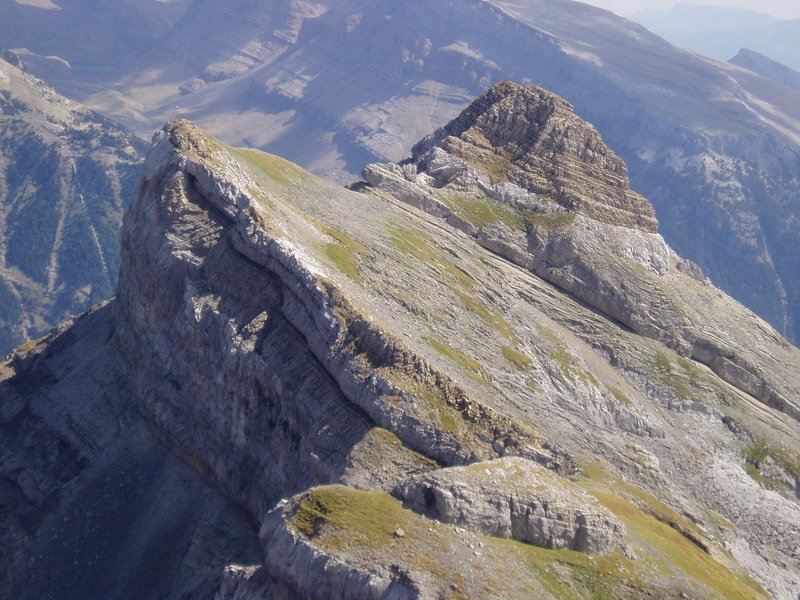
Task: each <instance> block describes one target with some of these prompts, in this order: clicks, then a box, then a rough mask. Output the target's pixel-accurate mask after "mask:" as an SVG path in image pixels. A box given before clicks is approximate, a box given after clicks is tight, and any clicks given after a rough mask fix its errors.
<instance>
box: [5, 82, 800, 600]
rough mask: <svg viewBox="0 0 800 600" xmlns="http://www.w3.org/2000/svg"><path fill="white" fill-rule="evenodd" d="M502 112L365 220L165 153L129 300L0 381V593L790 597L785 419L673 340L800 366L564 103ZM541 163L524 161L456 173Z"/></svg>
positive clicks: (332, 192)
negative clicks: (670, 236) (705, 341)
mask: <svg viewBox="0 0 800 600" xmlns="http://www.w3.org/2000/svg"><path fill="white" fill-rule="evenodd" d="M519 90H522V88H517V87H516V86H511V85H507V86H504V87H501V88H499V89H498V90H495V91H494V93H495V94H497V96H496V97H497V98H498V99H500V98H501V97H504V98H506V99H505V100H503V101H502V102H501V105H502V106H503V107H506V108H503V109H502V110H500V109H499V108H498V109H497V110H499V111H500V112H502V111H503V110H506V109H507V108H508V110H511V108H513V110H514V111H517V110H518V109H519V110H522V114H523V115H524V117H523V118H521V119H518V118H517V117H516V116H514V114H512V113H511V112H509V113H508V114H505V113H503V114H505V116H504V118H503V119H500V120H499V121H497V120H493V119H491V118H489V117H488V116H486V117H485V118H484V117H480V118H476V119H474V124H472V125H470V126H469V127H467V128H466V129H465V130H464V131H465V132H469V133H468V134H467V133H463V135H462V134H461V133H459V134H456V133H455V132H456V131H457V129H456V128H451V130H450V132H451V133H449V134H448V135H447V136H445V137H442V136H441V135H438V137H436V140H437V141H436V142H435V143H431V142H430V140H429V141H428V142H425V143H424V144H423V146H424V145H427V146H429V147H428V148H427V149H425V148H423V146H418V152H416V154H415V156H416V158H415V159H414V160H413V161H412V162H409V163H406V164H404V165H374V166H371V167H369V169H368V175H369V177H370V182H371V183H373V185H372V186H366V187H365V188H364V189H363V190H362V191H361V193H359V192H355V191H350V190H346V189H342V188H340V187H338V186H335V185H333V184H331V183H328V182H324V181H322V180H319V179H317V178H315V177H313V176H312V175H310V174H309V173H307V172H305V171H303V170H301V169H299V168H298V167H296V166H294V165H292V164H291V163H288V162H286V161H283V160H281V159H279V158H277V157H274V156H270V155H267V154H264V153H260V152H257V151H251V150H243V149H237V148H230V147H226V146H224V145H222V144H221V143H219V142H218V141H216V140H215V139H214V138H212V137H210V136H209V135H207V134H205V133H204V132H202V131H201V130H200V129H198V128H197V127H196V126H194V125H192V124H191V123H188V122H185V121H179V122H175V123H173V124H171V125H168V126H166V127H165V128H164V129H163V130H162V131H161V132H159V133H158V134H156V136H155V137H154V139H153V144H152V147H151V150H150V153H149V156H148V158H147V161H146V164H145V169H144V174H143V177H142V180H141V182H140V185H139V188H138V191H137V194H136V199H135V201H134V203H133V205H132V207H131V208H130V210H129V211H128V213H127V215H126V217H125V220H124V224H123V243H122V266H121V269H120V279H119V293H118V295H117V297H116V298H115V299H114V300H113V301H111V302H110V303H108V304H106V305H104V306H101V307H98V308H97V309H96V310H94V311H92V312H90V313H88V314H87V315H85V316H83V317H81V318H80V319H78V320H76V321H75V322H74V323H67V324H65V325H64V326H62V327H61V328H59V329H57V330H56V331H54V332H53V333H52V334H51V335H50V336H49V337H48V338H45V339H43V340H41V341H40V342H38V343H37V344H35V345H33V346H32V347H29V348H22V349H19V350H18V351H17V352H15V353H14V354H12V356H11V357H10V358H9V360H8V361H7V362H5V363H3V364H2V366H1V367H0V400H1V401H2V403H1V404H0V408H1V409H2V410H1V411H0V433H2V435H1V436H0V476H2V482H3V484H2V487H0V501H1V502H2V508H3V509H4V510H3V512H2V514H3V517H2V518H1V519H0V525H1V526H0V542H1V543H2V544H3V546H4V548H8V549H9V559H8V560H6V561H4V562H3V565H2V570H0V576H2V578H3V579H2V580H0V587H2V589H4V590H8V595H9V597H13V598H42V597H61V598H63V597H67V598H87V597H89V598H93V597H98V598H100V597H103V598H130V597H132V592H131V590H137V591H136V597H137V598H164V597H167V598H173V597H174V598H179V597H186V596H187V595H188V596H189V597H214V598H218V599H220V600H225V599H241V600H243V599H245V598H248V599H254V598H264V599H267V598H281V599H283V598H319V599H320V600H322V599H325V600H330V599H332V598H333V599H336V598H341V599H345V598H346V599H352V598H356V599H361V598H363V599H373V598H374V599H378V598H425V599H427V598H440V597H466V598H531V597H536V598H560V597H564V595H565V593H566V592H565V591H569V590H572V591H576V593H578V594H582V595H586V596H591V595H593V594H594V595H598V594H599V595H600V596H601V597H611V596H613V597H620V598H640V597H643V596H653V597H669V596H671V595H676V594H680V593H684V594H686V595H689V596H712V597H713V596H719V597H742V598H747V597H765V596H767V595H772V596H775V597H779V598H791V597H792V594H793V592H794V590H796V589H797V586H798V572H799V571H798V559H800V557H798V556H797V550H796V546H797V544H796V540H797V539H798V537H799V536H800V509H798V505H797V502H796V486H797V479H798V477H800V470H799V469H798V459H797V456H798V454H797V452H798V447H797V440H798V439H800V436H798V435H797V434H798V422H797V420H796V419H795V418H793V417H792V416H791V413H790V409H791V406H793V405H792V403H791V402H789V401H787V402H786V404H784V405H780V406H779V405H778V404H776V403H774V402H773V403H772V406H770V405H769V404H770V403H769V402H764V401H763V400H764V398H756V397H754V396H753V395H750V394H749V393H746V390H745V391H742V390H743V388H744V386H743V385H741V386H740V388H742V389H737V388H736V387H733V386H731V385H730V384H728V383H726V380H725V379H723V378H721V377H720V376H719V375H717V374H715V371H719V372H720V373H723V374H724V373H725V371H724V369H723V368H715V369H714V370H712V369H710V368H706V367H704V366H703V364H702V363H701V362H696V361H692V360H690V359H688V358H687V357H686V355H689V354H694V355H696V358H699V359H704V358H705V355H702V353H700V352H699V351H698V352H694V351H691V352H688V351H687V348H689V349H692V350H694V347H695V346H694V345H693V343H690V342H687V339H690V338H687V337H686V336H687V335H688V333H687V332H696V331H700V332H701V333H702V332H704V331H707V330H708V328H710V327H712V326H716V325H719V324H722V325H724V327H725V328H726V329H722V330H720V331H719V333H718V336H719V337H718V339H719V340H721V341H720V342H719V344H722V343H723V342H724V343H726V344H730V345H731V347H733V348H735V353H733V354H731V355H729V356H728V359H727V360H728V361H729V363H730V365H734V366H735V365H738V364H740V363H739V362H737V361H739V360H740V358H741V357H745V358H746V359H748V360H753V361H754V364H756V365H757V367H758V368H759V369H762V370H761V371H758V372H759V373H761V374H763V377H764V378H765V380H766V378H767V377H768V376H769V377H772V378H774V381H776V382H778V383H775V384H774V385H776V386H777V385H779V384H780V385H783V386H785V387H784V388H782V389H788V390H793V389H796V386H797V385H798V380H797V374H796V373H795V372H794V371H793V368H792V366H793V365H794V366H796V365H797V364H798V362H797V356H798V351H797V350H796V349H794V348H792V347H791V346H789V345H788V344H786V343H785V342H784V341H783V340H782V339H781V338H780V337H779V336H777V335H776V334H774V333H772V332H771V330H769V329H768V328H767V327H766V326H765V325H763V323H762V322H760V321H758V320H756V319H755V317H750V316H749V315H747V314H746V313H744V312H743V309H741V307H738V305H736V304H735V303H733V301H732V300H730V299H727V298H725V297H724V296H722V295H721V293H720V292H718V291H717V290H715V289H714V288H713V287H712V286H710V285H709V284H708V283H707V282H705V281H704V280H703V279H702V277H701V276H700V274H699V273H698V271H697V270H696V269H695V268H693V267H692V266H691V265H690V264H688V263H685V262H684V261H681V260H680V259H679V258H678V257H677V256H675V255H674V253H673V252H671V251H670V250H669V248H668V247H667V246H666V245H665V244H664V243H663V240H661V239H660V238H659V237H658V235H657V234H655V233H653V232H652V231H651V229H652V228H653V227H654V222H652V221H650V220H649V219H650V217H651V216H652V213H650V212H649V211H648V207H647V205H646V203H644V201H643V200H642V199H641V198H639V197H637V196H635V195H633V194H632V193H630V191H629V190H628V188H627V184H626V180H625V172H624V166H622V165H621V163H620V162H619V161H618V159H616V158H615V157H613V155H611V154H609V153H608V152H607V151H606V149H605V148H604V146H602V143H601V141H600V140H599V138H597V137H596V134H595V133H593V131H592V130H591V128H589V127H588V126H586V125H585V124H582V123H581V122H580V121H578V120H576V119H575V118H573V117H572V116H569V114H567V113H566V112H563V111H567V109H568V107H567V106H566V104H562V103H560V102H561V101H559V100H558V99H555V98H550V99H549V100H547V98H548V96H547V93H546V92H544V91H541V90H522V94H521V95H519V94H517V92H518V91H519ZM509 94H510V95H509ZM523 97H524V98H525V100H524V101H523V100H521V98H523ZM540 101H541V102H544V105H545V107H546V106H550V107H551V108H552V107H556V109H557V110H556V109H554V110H555V112H552V111H550V112H548V110H549V109H547V110H543V109H542V107H541V106H539V104H537V102H540ZM493 104H496V102H494V103H493ZM509 107H511V108H509ZM493 110H494V109H492V108H491V107H489V106H487V105H486V104H483V105H478V106H476V107H475V108H474V110H473V112H472V113H470V114H474V115H478V114H480V115H489V114H491V113H492V112H493ZM560 111H561V112H560ZM498 114H499V113H498ZM548 114H551V115H552V114H555V115H557V116H558V118H557V119H556V120H555V121H548V119H549V118H550V117H548V116H547V115H548ZM535 115H540V116H541V118H540V119H539V121H540V125H541V126H540V127H538V128H537V127H535V126H530V127H528V128H525V131H527V132H528V133H526V134H525V135H522V134H520V135H521V136H522V137H520V138H519V139H517V140H516V141H513V142H512V141H504V139H503V137H502V135H501V133H500V130H499V129H498V131H495V132H494V134H492V133H491V132H490V131H489V129H486V128H487V127H488V128H491V127H492V126H493V125H492V124H493V123H500V122H502V123H506V124H511V125H512V126H509V127H503V128H502V130H503V131H505V132H507V133H510V132H512V131H516V130H517V129H518V127H517V125H516V123H525V122H527V121H528V120H529V119H534V117H535ZM548 123H549V125H548ZM565 123H567V124H568V126H566V125H564V124H565ZM481 128H484V129H485V135H484V134H482V133H481V134H480V135H478V134H479V133H480V132H481V131H484V129H481ZM537 131H549V132H551V133H548V134H542V135H539V134H537V133H536V132H537ZM528 134H530V135H531V136H532V139H531V140H530V141H531V146H530V148H528V150H529V151H528V154H527V155H526V154H525V152H522V151H521V152H519V153H518V155H517V158H518V159H519V165H517V164H516V163H514V164H513V165H511V159H509V161H510V162H509V163H508V164H507V163H505V162H504V163H503V165H504V167H503V169H497V170H494V171H493V172H492V175H493V177H489V176H488V175H487V174H486V172H485V171H482V170H481V169H482V167H481V166H480V164H477V163H474V164H473V163H471V162H470V160H472V159H473V158H474V157H473V154H475V155H481V156H484V157H488V156H489V155H490V154H491V155H492V156H495V155H496V156H502V157H505V158H508V157H512V153H511V148H512V147H513V146H515V145H516V146H520V147H522V146H523V145H524V144H523V142H524V141H525V140H527V139H528V138H527V137H526V136H527V135H528ZM551 134H552V135H551ZM537 135H538V137H536V136H537ZM459 136H460V137H459ZM493 136H494V137H493ZM551 138H554V139H556V140H557V141H556V142H554V143H553V144H552V145H549V144H547V143H546V140H547V139H551ZM448 139H450V141H449V142H446V140H448ZM484 139H485V140H490V139H491V140H492V141H491V143H490V142H488V141H486V142H484V141H482V140H484ZM456 140H460V141H456ZM470 140H476V141H475V148H476V149H475V150H474V151H472V150H470V146H469V143H471V142H470ZM536 140H539V142H541V143H540V144H539V145H538V146H537V147H536V150H532V149H531V148H533V146H534V145H535V144H534V143H533V142H535V141H536ZM588 141H591V148H590V149H591V152H590V151H589V150H586V151H584V150H582V149H581V148H583V146H584V144H585V143H586V142H588ZM440 142H441V143H440ZM447 148H450V149H451V150H448V149H447ZM497 149H499V150H497ZM495 150H497V151H495ZM562 154H563V155H562ZM542 156H544V157H545V158H541V157H542ZM506 167H507V168H508V172H509V173H511V176H509V177H507V178H506V177H504V175H505V173H506V172H507V171H506ZM573 168H574V169H575V170H576V177H577V178H578V179H579V180H581V181H582V182H583V183H580V184H579V183H576V182H572V183H569V185H567V183H566V182H567V180H568V177H567V175H568V172H567V171H568V170H571V169H573ZM534 180H535V182H534ZM562 181H563V182H564V183H559V182H562ZM530 182H534V183H530ZM536 182H538V183H536ZM525 186H528V187H525ZM548 186H549V187H548ZM604 186H605V187H604ZM542 190H555V193H554V194H553V197H552V198H548V197H546V196H545V194H546V192H543V191H542ZM599 190H606V191H607V195H608V198H606V197H605V196H603V195H602V194H600V193H599ZM561 191H563V195H560V196H559V195H558V193H560V192H561ZM420 208H421V209H422V210H420ZM601 213H602V215H601ZM648 215H649V216H648ZM616 218H622V219H628V221H626V223H624V224H610V223H609V222H608V221H609V220H613V219H616ZM593 256H596V257H600V258H592V257H593ZM559 261H560V262H559ZM557 273H558V274H560V275H559V276H558V277H557V276H556V274H557ZM559 277H560V278H559ZM554 284H555V285H554ZM680 286H685V287H686V290H685V291H684V290H681V289H678V288H679V287H680ZM698 290H700V291H701V292H702V294H703V295H702V296H701V298H703V299H712V300H713V303H711V304H709V306H711V307H712V309H715V308H717V307H722V308H725V309H726V310H728V311H729V312H727V313H726V314H725V315H724V316H723V317H719V319H722V320H714V319H715V318H712V317H709V316H708V315H704V314H703V313H704V312H705V311H704V309H702V308H701V307H698V306H697V305H696V304H692V303H691V302H690V300H688V299H687V298H689V297H690V296H691V295H693V294H697V293H700V292H698ZM703 290H705V291H703ZM657 293H661V295H657ZM611 307H615V308H614V310H616V311H617V312H616V313H612V312H611V311H612V308H611ZM737 311H738V312H737ZM743 315H744V316H743ZM622 317H624V319H623V318H622ZM673 317H674V318H675V320H674V321H673V320H670V319H673ZM626 319H627V320H626ZM637 319H639V320H638V321H637ZM725 319H727V320H725ZM750 319H752V321H750ZM731 320H739V321H740V322H738V323H737V324H736V326H735V327H734V326H732V325H731ZM622 323H626V324H628V326H625V325H623V324H622ZM630 323H633V324H636V323H643V324H644V325H641V326H638V327H633V326H632V325H630ZM647 327H650V328H649V329H648V328H647ZM703 328H706V329H703ZM696 335H700V334H696ZM703 335H706V334H703ZM770 336H773V337H770ZM744 337H748V339H749V340H750V344H749V346H746V345H745V344H744V343H743V342H742V338H744ZM691 339H694V338H691ZM673 348H676V349H677V350H679V351H681V352H683V353H684V356H682V355H680V354H678V353H677V352H675V350H674V349H673ZM713 348H716V346H715V347H713ZM708 352H709V353H712V350H709V351H708ZM715 356H716V355H715ZM751 357H756V358H757V359H758V361H760V362H755V361H756V358H752V359H751ZM704 362H706V363H707V364H710V365H712V367H713V366H714V361H713V360H712V359H709V360H707V361H705V360H704ZM722 364H727V363H722ZM730 368H733V367H730ZM737 377H739V376H737ZM737 377H734V376H729V377H727V380H729V381H733V382H738V381H739V380H740V379H741V377H739V378H738V379H737ZM770 381H773V379H771V380H770ZM771 385H772V384H771ZM787 397H789V398H795V397H796V396H793V395H787ZM758 400H762V402H759V401H758ZM78 515H81V518H78ZM119 515H125V517H124V518H123V517H120V516H119ZM30 557H34V558H33V560H31V558H30ZM123 560H124V561H125V562H124V568H123V569H116V570H115V564H116V563H117V562H120V563H122V561H123ZM154 563H156V564H158V569H156V568H154V567H153V564H154ZM76 565H77V566H78V568H77V569H76V568H75V567H76ZM115 573H120V575H118V576H116V575H114V574H115ZM33 575H36V576H37V578H36V579H35V580H34V579H32V576H33ZM115 577H116V579H115ZM60 581H67V583H68V585H67V586H65V587H64V586H62V587H59V582H60ZM31 582H33V583H31Z"/></svg>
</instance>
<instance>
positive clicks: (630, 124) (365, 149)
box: [0, 0, 800, 339]
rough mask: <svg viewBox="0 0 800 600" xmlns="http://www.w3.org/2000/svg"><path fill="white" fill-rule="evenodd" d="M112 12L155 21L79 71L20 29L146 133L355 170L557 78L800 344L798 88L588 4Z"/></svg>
mask: <svg viewBox="0 0 800 600" xmlns="http://www.w3.org/2000/svg"><path fill="white" fill-rule="evenodd" d="M12 4H13V5H14V6H13V7H11V8H9V7H10V5H12ZM90 5H91V3H90V2H88V1H87V2H83V3H77V4H65V5H64V6H63V7H62V10H61V11H46V10H42V9H37V8H33V7H20V6H19V5H16V3H14V2H13V1H11V0H0V6H2V7H3V10H6V11H8V10H11V9H12V8H13V10H14V11H19V10H24V11H27V13H26V19H28V20H27V21H23V22H24V23H32V24H36V23H37V22H41V23H42V31H50V30H49V29H47V27H56V26H55V25H53V24H52V23H51V21H52V20H53V19H56V18H58V19H61V21H60V22H61V23H69V24H71V26H72V27H74V28H75V31H74V32H73V33H74V36H75V39H78V38H80V39H86V40H92V39H93V38H92V32H93V31H94V29H93V28H94V25H93V21H92V19H97V18H99V17H98V16H97V15H90V14H89V13H90V12H91V11H89V9H88V7H89V6H90ZM105 10H108V11H111V13H113V14H112V15H111V16H108V15H106V16H107V18H109V19H111V18H112V17H113V18H117V17H118V16H119V15H120V14H121V13H120V12H119V11H122V10H128V11H131V15H132V17H131V18H133V19H134V20H133V21H132V22H133V23H135V24H136V26H135V27H134V26H132V25H131V26H130V27H129V26H128V25H127V24H126V29H125V35H124V36H122V35H121V36H120V40H123V41H124V42H125V43H124V44H123V46H124V47H123V48H122V49H121V50H114V48H115V47H116V46H114V44H112V43H111V41H106V42H103V44H104V45H102V49H103V50H107V52H108V54H107V56H104V61H105V63H106V64H107V65H110V66H109V67H108V69H104V70H100V69H98V70H89V69H75V68H74V67H71V65H72V64H77V63H81V61H83V60H85V58H86V54H87V48H85V47H79V46H78V44H77V43H76V44H73V45H71V46H70V45H63V48H62V49H61V51H62V52H63V55H61V56H60V58H61V59H62V60H56V59H53V58H48V54H50V53H52V52H55V51H58V50H59V48H57V47H56V46H55V45H54V43H52V42H49V41H47V40H46V39H44V38H45V37H46V36H42V35H40V34H37V29H36V27H34V26H33V25H31V26H30V27H28V28H22V27H20V28H19V31H16V32H11V33H14V35H15V36H16V37H14V40H15V42H14V45H16V46H24V47H25V48H27V49H28V52H27V53H26V52H21V54H22V55H23V60H24V62H25V64H26V66H27V68H28V69H30V70H31V71H32V72H33V73H35V74H38V75H40V76H41V77H44V78H46V79H47V80H48V81H49V82H51V83H52V84H53V85H55V86H56V87H57V89H59V91H61V92H62V93H64V94H68V95H70V96H74V97H76V98H78V99H79V100H81V101H82V102H85V103H86V104H88V105H90V106H92V107H93V108H95V109H97V110H100V111H102V112H103V113H104V114H106V115H107V116H111V117H112V118H114V119H116V120H118V121H120V122H122V123H125V124H126V126H128V127H130V128H132V129H135V130H136V131H138V132H139V133H140V134H141V135H142V136H145V135H149V132H151V131H152V130H153V129H154V128H155V127H157V126H160V124H161V123H163V122H164V121H166V120H169V119H172V118H175V117H177V116H183V117H187V118H191V119H192V120H194V121H196V122H198V123H199V124H200V125H202V126H203V127H205V128H206V129H208V130H210V131H211V132H212V133H214V134H216V135H218V136H219V137H220V138H222V139H223V140H225V141H226V142H229V143H231V144H236V145H242V146H251V147H259V148H262V149H266V150H269V151H271V152H274V153H276V154H280V155H282V156H286V157H287V158H289V159H291V160H293V161H295V162H297V163H299V164H301V165H303V166H305V167H307V168H309V169H310V170H312V171H314V172H316V173H320V174H325V175H327V176H329V177H331V178H334V179H338V180H339V181H342V182H345V181H352V180H354V179H356V178H357V177H358V175H359V171H360V169H361V167H362V165H364V164H366V163H369V162H374V161H395V160H399V159H402V158H403V157H404V156H406V155H407V154H408V153H409V150H410V148H411V146H412V145H413V143H414V142H415V141H416V140H417V139H419V138H421V137H422V136H424V135H426V134H428V133H430V132H431V131H432V130H433V129H435V128H436V127H438V126H440V125H442V124H444V123H445V122H447V121H448V120H449V119H451V118H452V117H454V116H455V115H456V114H457V113H458V112H459V111H460V110H461V109H462V108H464V107H465V106H466V105H467V104H468V103H469V102H470V101H471V100H472V99H473V98H474V97H476V96H478V95H480V94H481V93H482V92H483V91H484V90H485V89H486V88H488V87H489V86H490V85H491V84H493V83H496V82H498V81H501V80H505V79H511V80H515V81H518V82H521V83H536V84H540V85H543V86H545V87H548V88H549V89H552V90H554V91H555V92H557V93H558V94H560V95H562V96H564V97H565V98H566V99H567V100H569V101H570V102H571V103H572V104H573V105H574V106H575V109H576V111H577V112H578V114H580V115H581V116H582V117H584V118H587V119H589V120H591V121H592V122H593V123H595V124H596V126H597V127H598V129H599V130H600V131H601V133H602V134H603V135H604V137H605V138H606V140H608V142H609V144H610V145H611V147H612V148H613V149H614V150H615V151H616V152H617V153H619V154H620V155H621V156H622V157H623V158H624V159H625V160H626V162H627V163H628V165H629V167H630V172H631V179H632V182H633V185H634V187H635V188H636V189H637V191H640V192H642V193H644V194H645V195H647V196H648V197H649V198H650V200H651V201H652V202H653V204H654V206H655V209H656V213H657V216H658V218H659V220H660V222H661V231H662V232H663V233H664V235H665V237H666V238H667V240H668V241H669V242H670V243H671V244H672V245H673V246H674V247H675V248H676V249H677V250H678V251H679V252H680V253H681V254H683V255H684V256H687V257H688V258H690V259H692V260H694V261H695V262H697V263H699V264H700V265H701V267H702V268H703V269H704V271H705V272H706V273H707V274H708V275H709V276H710V277H711V279H712V280H713V281H714V282H715V283H717V284H718V285H720V286H721V287H722V288H723V289H725V290H726V291H727V292H729V293H730V294H732V295H733V296H734V297H735V298H737V299H738V300H740V301H742V302H744V303H745V304H747V305H748V306H750V307H752V308H753V309H754V310H756V311H757V312H758V313H759V314H761V315H762V316H763V317H764V318H766V319H767V320H768V321H770V322H771V323H772V324H774V325H775V326H776V327H777V328H778V329H779V330H780V331H781V332H784V333H785V334H786V335H788V336H790V337H792V338H793V339H798V338H800V265H798V261H797V259H796V248H797V247H798V246H800V232H798V227H797V226H795V225H793V223H796V222H797V220H798V219H800V192H798V189H800V186H798V181H800V158H799V157H800V93H796V92H794V91H792V90H789V89H787V88H786V87H785V86H784V85H781V84H778V83H775V82H773V81H771V80H769V79H766V78H764V77H761V76H759V75H757V74H755V73H753V72H752V71H749V70H745V69H742V68H740V67H737V66H734V65H730V64H727V63H724V62H716V61H713V60H711V59H707V58H704V57H701V56H698V55H696V54H694V53H691V52H686V51H684V50H681V49H678V48H676V47H675V46H673V45H671V44H669V43H667V42H665V41H664V40H663V39H661V38H659V37H657V36H656V35H654V34H652V33H650V32H648V31H647V30H645V29H644V28H642V27H641V26H639V25H636V24H634V23H632V22H630V21H627V20H625V19H622V18H619V17H617V16H615V15H613V14H612V13H610V12H608V11H604V10H600V9H597V8H594V7H590V6H587V5H584V4H580V3H577V2H571V1H568V0H525V1H523V0H497V1H495V2H487V1H484V0H441V1H437V2H435V3H431V2H423V1H422V0H409V1H407V2H402V3H397V2H392V1H389V0H375V1H373V2H370V3H368V4H365V3H364V2H362V1H357V0H340V1H337V2H332V1H331V2H323V1H318V2H311V1H303V0H293V1H289V0H247V1H244V2H237V3H235V4H231V3H230V2H223V1H222V0H193V1H192V2H191V3H187V2H175V3H170V4H168V5H165V4H164V3H161V2H145V3H140V4H137V5H136V9H135V10H134V9H132V8H131V6H130V5H128V4H122V5H119V6H117V5H114V8H107V9H105ZM56 12H58V13H60V14H58V15H57V14H56ZM2 14H3V13H2V12H0V15H2ZM103 14H106V13H103ZM82 15H84V17H82ZM114 15H116V16H114ZM152 22H157V23H158V25H157V27H155V28H152V29H150V28H148V27H147V24H148V23H152ZM81 32H83V33H81ZM0 33H1V32H0ZM11 33H9V34H8V35H11ZM81 35H83V37H80V36H81ZM0 43H3V40H2V37H0ZM92 43H93V42H91V41H90V42H87V44H88V45H89V46H91V45H92ZM115 43H116V42H115ZM748 47H751V48H754V46H748ZM756 49H757V48H756ZM738 50H739V47H738V46H737V47H736V49H735V50H733V51H732V52H731V54H730V56H732V55H733V54H735V53H736V52H737V51H738ZM96 54H99V52H97V53H96ZM726 58H728V57H726ZM298 140H303V142H304V143H303V144H299V143H298Z"/></svg>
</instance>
